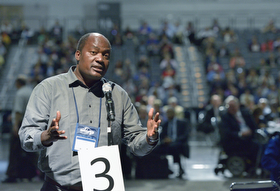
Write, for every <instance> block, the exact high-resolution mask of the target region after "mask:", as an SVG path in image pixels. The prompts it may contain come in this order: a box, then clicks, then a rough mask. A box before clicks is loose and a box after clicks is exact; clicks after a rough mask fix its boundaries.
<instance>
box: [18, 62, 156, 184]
mask: <svg viewBox="0 0 280 191" xmlns="http://www.w3.org/2000/svg"><path fill="white" fill-rule="evenodd" d="M74 69H75V66H73V67H71V68H70V69H69V71H68V73H65V74H60V75H57V76H54V77H50V78H48V79H45V80H44V81H42V82H41V83H40V84H38V85H37V86H36V87H35V88H34V90H33V92H32V94H31V97H30V100H29V103H28V105H27V109H26V112H25V116H24V119H23V123H22V126H21V128H20V130H19V136H20V140H21V144H22V147H23V149H25V150H26V151H40V155H39V168H40V169H41V170H42V171H43V172H45V173H46V175H47V176H49V177H50V178H52V179H54V180H55V181H57V182H58V183H59V184H61V185H75V184H81V175H80V169H79V161H78V156H77V155H73V151H72V145H73V139H74V134H75V128H76V123H77V113H76V108H75V102H74V97H73V91H72V87H73V90H74V93H75V97H76V102H77V106H78V113H79V123H80V124H83V125H88V126H93V127H98V122H99V114H100V113H99V111H100V109H99V107H100V97H101V98H102V99H101V106H102V107H101V122H100V124H101V125H100V126H101V127H100V137H99V142H98V146H105V145H108V138H107V127H108V121H107V111H106V106H105V98H104V97H103V92H102V85H103V83H104V80H105V79H102V80H100V82H98V83H96V84H95V85H94V86H93V87H91V88H88V87H86V86H85V85H84V84H82V83H81V82H80V81H79V80H78V79H77V77H76V76H75V74H74V72H73V71H74ZM112 98H113V100H114V104H115V115H116V117H115V121H113V122H112V125H111V127H112V135H113V144H118V145H120V144H121V141H124V143H125V144H127V145H128V147H129V149H130V150H131V152H132V153H134V154H135V155H139V156H143V155H145V154H148V153H149V152H150V151H151V150H152V149H153V148H154V146H151V145H149V144H148V143H147V141H146V134H147V132H146V128H143V127H142V125H141V123H140V120H139V117H138V114H137V112H136V109H135V107H134V106H133V104H132V103H131V100H130V98H129V97H128V95H127V93H126V91H125V90H124V89H122V88H121V87H120V86H119V85H116V84H115V85H114V87H113V90H112ZM57 111H60V112H61V120H60V121H59V129H60V130H65V135H66V136H67V137H68V138H67V139H66V140H58V141H56V142H54V143H53V144H52V145H51V146H50V147H44V146H43V145H42V143H41V133H42V132H43V131H44V130H46V129H47V128H49V127H50V125H51V122H52V119H54V118H55V117H56V112H57ZM144 125H146V124H144Z"/></svg>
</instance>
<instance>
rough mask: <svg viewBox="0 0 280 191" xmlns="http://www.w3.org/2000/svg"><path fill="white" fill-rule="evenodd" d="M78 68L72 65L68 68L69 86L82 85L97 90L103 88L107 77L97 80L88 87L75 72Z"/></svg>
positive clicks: (90, 89)
mask: <svg viewBox="0 0 280 191" xmlns="http://www.w3.org/2000/svg"><path fill="white" fill-rule="evenodd" d="M75 69H76V66H71V67H70V69H69V70H68V73H67V74H68V76H67V80H68V84H69V87H77V86H82V87H84V88H87V89H89V91H92V92H94V91H96V90H102V85H103V83H106V82H107V80H106V79H105V78H101V79H100V80H99V81H98V82H96V83H95V84H94V85H93V86H92V87H87V86H86V85H85V84H83V83H82V82H81V81H80V80H79V79H78V78H77V76H76V75H75V74H74V70H75Z"/></svg>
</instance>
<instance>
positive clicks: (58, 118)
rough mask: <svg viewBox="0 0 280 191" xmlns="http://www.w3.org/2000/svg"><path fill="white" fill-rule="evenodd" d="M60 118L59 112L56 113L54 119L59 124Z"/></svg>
mask: <svg viewBox="0 0 280 191" xmlns="http://www.w3.org/2000/svg"><path fill="white" fill-rule="evenodd" d="M60 118H61V113H60V111H57V112H56V118H55V120H56V122H57V123H58V122H59V120H60Z"/></svg>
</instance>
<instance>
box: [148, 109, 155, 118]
mask: <svg viewBox="0 0 280 191" xmlns="http://www.w3.org/2000/svg"><path fill="white" fill-rule="evenodd" d="M153 115H154V108H151V109H150V111H149V113H148V117H149V119H153Z"/></svg>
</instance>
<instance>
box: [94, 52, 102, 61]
mask: <svg viewBox="0 0 280 191" xmlns="http://www.w3.org/2000/svg"><path fill="white" fill-rule="evenodd" d="M95 59H96V60H97V61H99V62H102V61H103V55H102V53H98V54H97V55H96V58H95Z"/></svg>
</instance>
